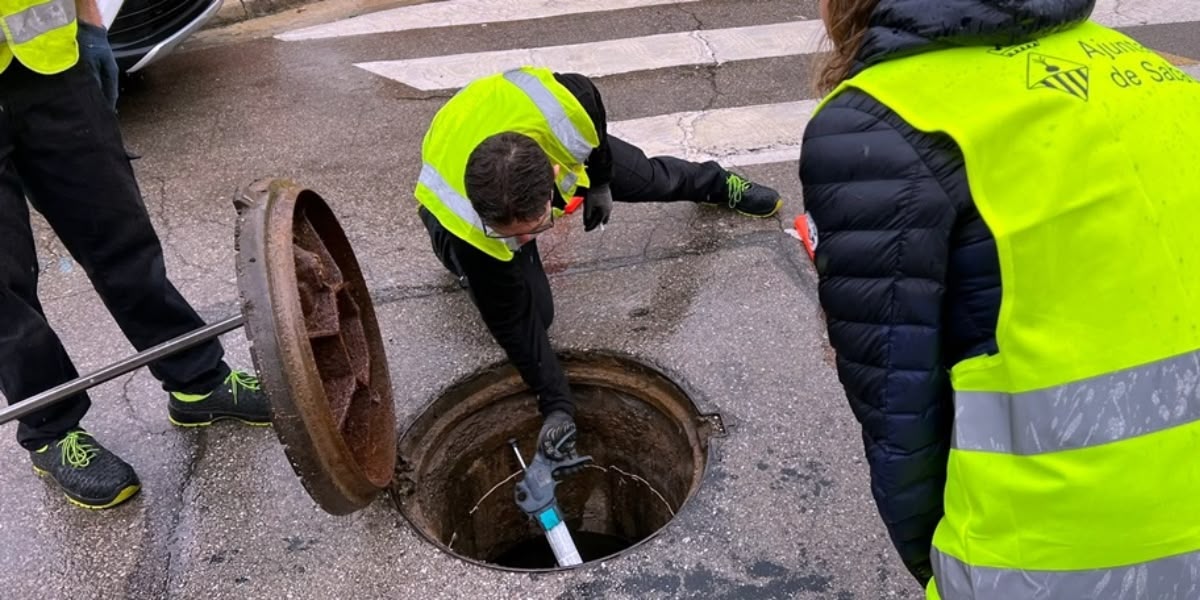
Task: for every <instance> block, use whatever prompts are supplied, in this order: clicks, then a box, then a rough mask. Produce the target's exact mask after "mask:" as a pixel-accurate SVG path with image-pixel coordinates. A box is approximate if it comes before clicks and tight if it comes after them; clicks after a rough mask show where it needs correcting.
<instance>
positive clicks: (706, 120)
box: [608, 100, 818, 166]
mask: <svg viewBox="0 0 1200 600" xmlns="http://www.w3.org/2000/svg"><path fill="white" fill-rule="evenodd" d="M817 102H818V101H817V100H800V101H798V102H782V103H779V104H758V105H754V106H740V107H736V108H722V109H716V110H704V111H687V112H679V113H674V114H669V115H658V116H653V117H646V118H642V119H630V120H627V121H614V122H611V123H609V124H608V131H609V133H611V134H613V135H615V136H617V137H619V138H621V139H623V140H625V141H627V142H629V143H631V144H633V145H635V146H637V147H639V148H641V149H642V150H645V151H646V154H647V155H649V156H656V155H664V154H665V155H670V156H677V157H679V158H686V159H688V160H692V161H705V160H716V161H719V162H720V163H721V164H722V165H728V166H742V165H756V164H766V163H777V162H788V161H794V160H798V159H799V158H800V140H801V138H802V137H803V135H804V129H805V127H807V126H808V120H809V118H811V117H812V113H813V111H814V110H815V109H816V107H817Z"/></svg>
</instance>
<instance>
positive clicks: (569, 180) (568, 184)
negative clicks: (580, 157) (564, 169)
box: [558, 173, 579, 200]
mask: <svg viewBox="0 0 1200 600" xmlns="http://www.w3.org/2000/svg"><path fill="white" fill-rule="evenodd" d="M578 179H579V177H578V176H577V175H575V173H567V174H566V175H565V176H563V179H562V182H561V183H559V184H558V190H559V191H560V192H562V193H563V195H564V196H566V195H567V192H569V191H571V188H572V187H574V186H575V181H576V180H578ZM567 200H570V198H567Z"/></svg>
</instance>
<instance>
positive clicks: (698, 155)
mask: <svg viewBox="0 0 1200 600" xmlns="http://www.w3.org/2000/svg"><path fill="white" fill-rule="evenodd" d="M699 1H700V0H607V1H605V2H595V1H594V0H444V1H441V2H432V3H428V4H421V5H416V6H408V7H402V8H397V9H392V10H385V11H381V12H379V13H373V14H368V15H362V16H359V17H354V18H351V19H347V20H344V21H339V22H335V23H329V24H326V25H320V26H316V27H309V28H306V29H301V30H297V31H293V32H288V33H284V34H282V35H279V36H278V38H279V39H281V40H285V41H302V40H313V39H324V38H333V37H342V36H357V35H365V34H371V33H385V32H394V31H404V30H415V29H435V28H440V27H449V26H455V25H469V24H485V23H502V22H510V21H518V20H534V19H543V18H549V17H562V16H570V15H577V14H578V15H587V14H591V13H596V12H600V11H614V10H624V9H637V8H645V7H652V6H659V5H673V4H686V3H693V2H699ZM1092 19H1093V20H1095V21H1097V22H1099V23H1101V24H1104V25H1108V26H1112V27H1129V26H1136V25H1154V24H1166V23H1188V22H1196V21H1200V0H1175V1H1171V2H1164V1H1162V0H1097V2H1096V7H1095V10H1094V11H1093V13H1092ZM824 46H825V33H824V27H823V25H822V23H821V22H820V21H817V20H794V21H787V22H782V23H772V24H765V25H755V26H749V27H735V28H726V29H706V30H695V31H681V32H673V33H663V34H657V35H648V36H641V37H630V38H621V39H609V40H603V41H598V42H587V43H578V44H567V45H554V46H544V47H535V48H512V49H504V50H496V51H489V52H475V53H466V54H450V55H442V56H431V57H422V58H411V59H401V60H383V61H372V62H363V63H357V64H356V65H355V66H357V67H359V68H362V69H364V70H366V71H369V72H371V73H374V74H376V75H379V76H381V77H385V78H388V79H392V80H395V81H398V82H401V83H403V84H405V85H408V86H411V87H413V88H416V89H418V90H424V91H433V90H453V89H457V88H459V87H462V86H463V85H466V84H467V83H469V82H470V81H472V80H474V79H475V78H478V77H481V76H484V75H488V74H491V73H496V72H499V71H503V70H506V69H509V68H513V67H516V66H520V65H539V66H545V67H549V68H551V69H554V70H556V71H566V72H578V73H583V74H586V75H589V76H592V77H603V76H609V75H617V74H623V73H634V72H641V71H652V70H657V69H664V68H671V67H681V66H698V65H720V64H723V63H727V62H732V61H748V60H756V59H766V58H775V57H786V56H801V55H809V54H814V53H817V52H820V51H822V50H823V48H824ZM1185 70H1186V71H1187V72H1189V73H1191V74H1192V75H1194V76H1197V77H1200V65H1197V66H1192V67H1185ZM816 103H817V101H816V100H813V99H803V100H797V101H793V102H783V103H777V104H761V105H752V106H744V107H736V108H723V109H715V110H703V111H685V112H679V113H674V114H664V115H658V116H652V117H646V118H641V119H633V120H627V121H618V122H610V123H609V129H610V131H611V132H612V133H613V134H614V135H616V136H618V137H621V138H622V139H625V140H626V141H629V142H631V143H633V144H635V145H637V146H639V147H641V148H643V149H644V150H645V151H646V152H647V153H648V154H651V155H654V154H669V155H673V156H679V157H683V158H688V159H691V160H710V159H714V160H718V161H720V162H721V163H722V164H726V165H730V166H738V165H749V164H759V163H774V162H787V161H794V160H796V159H797V157H798V156H799V148H800V138H801V135H802V134H803V132H804V129H805V127H806V126H807V124H808V119H809V118H810V116H811V114H812V111H813V110H814V108H815V106H816Z"/></svg>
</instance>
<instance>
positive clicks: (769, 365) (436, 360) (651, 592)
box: [0, 0, 1200, 600]
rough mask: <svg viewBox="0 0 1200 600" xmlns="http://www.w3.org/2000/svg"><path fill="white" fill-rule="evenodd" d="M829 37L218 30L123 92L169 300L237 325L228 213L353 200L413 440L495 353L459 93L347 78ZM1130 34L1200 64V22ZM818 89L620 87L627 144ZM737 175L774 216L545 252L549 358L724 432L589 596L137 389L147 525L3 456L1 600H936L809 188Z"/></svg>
mask: <svg viewBox="0 0 1200 600" xmlns="http://www.w3.org/2000/svg"><path fill="white" fill-rule="evenodd" d="M816 15H817V10H816V5H815V2H814V1H812V0H804V1H801V2H784V1H782V0H723V1H720V2H713V1H709V2H697V3H694V4H687V5H664V6H658V7H651V8H643V9H635V10H624V11H617V12H611V13H597V14H591V15H581V16H570V17H555V18H548V19H542V20H538V21H532V22H515V23H507V24H489V25H487V26H463V27H454V28H449V29H444V30H433V31H429V30H426V31H407V32H400V33H388V34H377V35H370V36H362V37H355V38H339V39H329V40H318V41H307V42H292V43H284V42H279V41H277V40H274V39H270V38H257V39H254V38H252V39H248V40H245V41H240V39H239V38H237V37H236V36H224V37H223V36H222V34H221V33H220V32H215V33H209V32H206V34H202V35H201V36H198V39H197V41H196V43H194V44H191V45H190V46H191V47H190V48H189V47H185V48H184V50H183V51H182V52H179V53H177V54H174V55H172V56H169V57H168V58H166V59H165V60H163V61H162V62H161V63H158V64H156V65H154V67H153V68H151V69H149V70H148V72H146V73H145V74H144V75H141V76H139V77H136V78H133V79H132V80H130V81H128V82H126V85H125V87H124V89H123V92H122V94H123V97H122V100H121V105H120V112H121V120H122V125H123V129H124V132H125V135H126V141H127V145H128V146H129V147H130V149H131V150H132V151H133V152H135V153H137V154H140V155H141V156H142V158H140V159H138V160H136V161H135V163H134V164H135V168H136V170H137V174H138V178H139V181H140V184H141V187H142V191H143V194H144V198H145V202H146V205H147V208H148V210H149V212H150V214H151V217H152V220H153V222H154V224H155V226H156V227H157V229H158V232H159V234H160V236H161V238H162V240H163V245H164V250H165V254H166V261H167V267H168V271H169V273H170V275H171V278H172V280H173V282H174V283H175V284H176V286H177V287H179V288H180V290H181V291H182V292H183V294H184V295H185V296H186V297H187V298H188V299H189V300H190V301H191V302H192V304H193V305H194V306H195V307H196V308H197V310H198V311H199V312H200V313H201V314H202V315H203V316H204V317H205V318H206V319H207V320H209V321H213V320H217V319H220V318H224V317H226V316H229V315H232V314H234V313H236V312H237V311H238V310H239V303H238V291H237V287H236V285H237V284H236V275H235V270H234V257H235V252H234V244H233V239H234V237H233V236H234V226H235V213H234V210H233V206H232V203H231V199H232V196H233V192H234V191H235V189H237V188H238V187H239V186H242V185H245V184H247V183H249V182H251V181H253V180H256V179H258V178H261V177H265V176H272V177H288V178H292V179H295V180H297V181H299V182H300V183H302V184H303V185H305V186H307V187H309V188H310V189H313V190H315V191H317V192H318V193H320V194H321V195H322V196H323V197H324V198H325V199H326V200H327V201H328V202H329V203H330V205H331V206H332V208H333V210H334V212H335V213H336V214H337V216H338V218H339V219H340V221H341V224H342V226H343V228H345V230H346V232H347V235H348V237H349V239H350V240H351V242H352V244H353V246H354V248H355V251H356V253H357V256H358V259H359V261H360V263H362V265H363V270H364V274H365V276H366V278H367V281H368V284H369V286H370V287H371V290H372V294H373V296H374V298H375V303H376V310H377V312H378V316H379V320H380V325H381V329H382V332H383V340H384V343H385V346H386V351H387V356H388V361H389V365H390V368H391V378H392V382H393V386H394V389H395V402H396V412H397V419H398V424H399V426H400V428H401V431H403V429H404V428H406V427H407V426H408V425H409V424H410V423H411V422H412V421H413V419H414V417H415V416H416V415H417V414H418V413H419V412H420V410H421V408H422V407H423V406H424V405H426V404H427V403H428V402H429V401H430V400H431V399H433V398H435V397H436V396H437V395H438V394H439V392H440V391H441V390H443V389H444V388H446V387H447V386H448V385H449V384H450V383H452V382H454V381H456V380H458V379H460V378H462V377H464V376H467V375H469V374H470V373H472V372H474V371H476V370H478V369H480V368H482V367H484V366H486V365H489V364H492V363H494V362H496V361H498V360H500V359H501V358H502V355H501V353H500V352H499V350H498V349H497V348H496V347H495V345H494V344H493V342H492V341H491V339H490V337H489V336H488V334H487V331H486V329H484V327H483V324H482V323H481V321H480V320H479V318H478V316H477V314H476V313H475V309H474V308H473V307H472V306H471V304H470V302H469V300H468V299H467V297H466V296H465V294H464V293H463V292H462V291H461V290H459V289H458V287H457V285H456V283H455V282H454V281H453V280H452V279H451V278H450V277H449V276H448V275H447V274H445V273H444V272H443V271H442V268H441V266H440V265H439V263H438V262H437V260H436V259H435V258H434V256H433V254H432V253H431V252H430V249H429V242H428V238H427V237H426V236H425V234H424V230H423V228H422V227H421V225H420V222H419V220H418V219H417V216H416V211H415V210H414V208H415V203H414V200H413V199H412V195H411V191H412V188H413V185H414V182H415V179H416V175H417V172H418V169H419V150H420V142H421V138H422V136H423V134H424V131H425V126H426V125H427V123H428V122H429V120H430V118H431V117H432V116H433V114H434V112H435V111H436V110H437V109H438V107H439V106H440V105H441V103H442V102H443V101H444V99H445V98H447V97H448V96H449V93H448V92H447V93H440V92H439V93H423V92H419V91H416V90H414V89H411V88H408V87H406V86H404V85H401V84H398V83H395V82H392V81H389V80H386V79H383V78H380V77H376V76H374V75H371V74H370V73H367V72H366V71H364V70H361V69H357V68H354V67H352V66H351V65H352V63H355V62H365V61H371V60H386V59H396V58H415V57H420V56H433V55H440V54H447V53H463V52H475V51H483V50H491V49H500V48H518V47H532V46H542V45H550V44H564V43H575V42H585V41H596V40H604V39H613V38H619V37H630V36H641V35H650V34H655V33H666V32H673V31H690V30H693V29H697V28H703V29H711V28H724V27H738V26H748V25H757V24H766V23H775V22H782V21H789V20H797V19H810V18H815V17H816ZM1131 31H1133V32H1135V33H1139V34H1140V35H1141V36H1142V38H1143V40H1144V41H1147V42H1149V43H1151V44H1155V43H1157V44H1158V45H1157V46H1156V47H1159V48H1160V49H1163V50H1166V51H1168V52H1172V53H1175V54H1179V55H1183V56H1200V40H1198V39H1197V37H1196V36H1195V35H1194V32H1195V29H1194V26H1193V28H1192V29H1190V30H1188V29H1186V28H1185V27H1184V26H1179V25H1167V26H1156V27H1148V28H1133V29H1131ZM1189 31H1190V32H1192V35H1189V34H1188V32H1189ZM699 37H700V38H701V39H703V38H702V36H699ZM231 39H232V40H234V41H233V42H230V40H231ZM814 68H815V65H814V64H813V61H812V60H811V59H809V58H806V57H787V58H773V59H763V60H754V61H743V62H734V63H724V64H719V65H706V66H699V67H678V68H670V69H660V70H656V71H650V72H640V73H631V74H625V75H619V76H612V77H605V78H602V79H600V80H599V81H598V85H599V87H600V90H601V92H602V93H603V94H604V102H605V105H606V107H607V110H608V113H609V118H610V119H611V120H614V121H615V120H626V119H633V118H640V117H648V116H654V115H660V114H665V113H671V112H678V111H694V110H704V109H712V108H726V107H735V106H746V105H751V104H760V103H778V102H790V101H795V100H799V99H804V98H810V97H812V95H813V94H812V91H811V88H810V74H811V73H812V72H813V69H814ZM797 134H798V132H797ZM738 171H740V172H742V173H743V174H745V175H747V176H750V177H751V178H753V179H754V180H756V181H758V182H761V183H763V184H766V185H770V186H772V187H775V188H776V189H778V190H780V191H781V192H782V193H783V195H784V198H785V206H784V209H783V211H782V212H781V214H780V217H778V218H774V219H767V220H752V219H746V218H741V217H738V216H735V215H733V214H730V213H729V212H727V211H723V210H720V209H716V208H708V207H697V206H694V205H691V204H670V205H618V206H617V207H616V209H615V210H614V213H613V217H612V220H611V222H610V224H609V226H608V227H607V229H606V231H605V232H603V233H601V232H592V233H589V234H585V233H584V232H583V229H582V225H581V224H580V223H578V222H575V221H568V222H567V223H566V224H564V226H561V227H555V228H554V230H552V232H551V233H550V234H548V235H547V236H545V237H544V238H543V240H542V241H541V242H540V244H541V249H542V254H543V258H544V262H545V264H546V267H547V270H548V272H549V273H550V274H551V279H552V286H553V288H554V292H555V295H556V305H557V308H558V310H557V311H556V312H557V314H556V316H557V320H556V322H555V324H554V327H553V329H552V331H551V336H552V339H553V341H554V342H555V344H556V345H557V346H559V347H561V348H563V349H574V350H583V349H608V350H615V351H620V352H623V353H627V354H629V355H633V356H635V357H638V358H640V359H641V360H644V361H646V362H648V363H650V364H652V365H654V366H657V367H658V368H660V369H661V370H662V371H664V372H666V373H668V374H670V375H671V376H672V377H673V378H675V379H676V380H677V381H679V382H681V383H682V384H683V385H684V386H685V387H686V388H687V389H689V390H691V391H692V393H693V400H694V402H695V403H696V404H697V406H698V407H699V408H700V409H701V410H702V411H705V412H717V413H720V414H721V416H722V419H723V421H724V424H725V426H726V428H727V430H728V435H727V436H726V437H723V438H720V439H717V440H715V441H714V443H713V445H712V449H711V453H710V460H709V465H708V470H707V474H706V476H705V479H704V482H703V486H702V488H701V489H700V491H699V492H698V493H697V495H696V496H695V497H694V498H693V499H692V500H691V501H690V502H689V503H688V504H687V505H685V507H684V508H683V509H682V510H681V511H680V513H679V515H678V516H677V518H676V519H675V521H673V522H672V523H671V524H670V525H669V526H668V527H667V528H666V529H665V530H664V531H663V532H662V534H661V535H660V536H659V537H657V538H655V539H654V540H653V541H651V542H649V543H647V544H645V545H643V546H641V547H639V548H637V549H636V550H634V551H632V552H630V553H628V554H626V555H624V556H621V557H618V558H614V559H611V560H608V561H604V562H601V563H599V564H595V565H591V566H588V567H585V568H582V569H579V570H575V571H572V572H568V573H534V574H528V573H508V572H500V571H495V570H491V569H486V568H481V567H478V566H474V565H471V564H469V563H466V562H464V561H461V560H458V559H456V558H454V557H451V556H449V555H447V554H445V553H443V552H442V551H440V550H438V549H437V548H435V547H433V546H432V545H430V544H428V543H427V542H425V541H424V540H423V539H422V538H421V537H420V535H419V534H417V533H416V532H415V531H413V530H412V528H411V527H410V526H409V525H408V523H407V522H406V521H405V520H404V519H403V518H402V517H401V516H400V515H399V514H398V513H397V512H396V511H395V509H394V507H393V506H392V505H391V503H390V502H389V501H388V500H387V499H386V498H385V497H381V498H380V499H379V500H377V501H376V502H375V503H374V504H372V505H371V506H370V507H368V508H367V509H365V510H363V511H360V512H358V513H356V514H353V515H350V516H346V517H333V516H330V515H328V514H325V513H324V512H322V511H321V510H320V509H319V508H317V507H316V505H315V504H314V503H313V502H312V500H311V499H310V498H309V497H308V496H307V494H306V493H305V491H304V489H303V488H302V487H301V485H300V483H299V481H298V480H297V478H296V476H295V474H294V473H293V471H292V468H291V467H290V465H289V464H288V462H287V460H286V457H285V455H284V453H283V450H282V447H281V446H280V444H279V443H278V441H277V439H276V437H275V434H274V433H273V432H272V431H271V430H268V429H249V428H241V427H237V426H233V425H225V424H220V425H218V426H214V427H211V428H207V429H202V430H197V431H192V430H178V429H175V428H173V427H172V426H171V425H170V424H169V423H168V421H167V418H166V411H165V408H166V395H165V393H164V392H163V391H162V390H161V388H160V387H159V384H158V383H157V382H156V381H155V380H154V379H153V378H152V377H151V376H150V375H149V373H148V372H147V371H145V370H144V369H143V370H140V371H138V372H135V373H133V374H131V375H127V376H124V377H121V378H118V379H116V380H114V381H112V382H109V383H106V384H103V385H100V386H98V387H96V388H94V389H93V390H92V392H91V395H92V399H93V408H92V410H91V412H90V413H89V415H88V416H87V418H86V419H85V421H84V425H85V426H86V427H88V428H89V430H91V431H92V432H93V433H95V435H96V436H97V438H98V439H100V440H101V441H102V442H103V443H104V444H105V445H106V446H107V447H109V448H110V449H112V450H113V451H115V452H117V453H118V454H120V455H121V456H123V457H125V458H126V459H127V460H129V461H130V462H131V463H132V464H133V465H134V467H135V468H136V469H137V470H138V473H139V475H140V476H141V478H142V481H143V484H144V488H143V492H142V494H141V495H140V496H139V497H137V498H136V499H134V500H133V501H131V502H129V503H128V504H126V505H124V506H122V507H119V508H117V509H114V510H109V511H104V512H99V513H93V512H87V511H83V510H80V509H77V508H73V507H71V506H69V505H67V503H66V502H65V501H63V500H62V498H61V496H60V495H59V494H58V493H57V492H55V491H54V490H53V489H52V488H51V487H49V486H47V485H46V484H44V483H43V482H41V481H40V480H38V479H37V478H36V477H34V476H33V474H32V473H31V472H30V468H29V464H28V459H27V458H26V456H25V455H24V453H23V451H22V450H21V449H20V448H19V447H18V446H17V445H16V444H15V443H13V442H10V443H5V444H0V488H2V489H4V490H5V494H6V507H5V515H4V517H3V518H2V519H0V562H2V564H3V566H4V568H3V569H2V570H0V589H3V590H4V592H3V596H4V597H6V598H33V597H40V598H212V599H222V598H335V597H370V598H376V597H414V598H430V599H433V598H462V597H471V598H561V599H575V598H580V599H582V598H679V597H688V598H693V597H694V598H800V599H809V598H812V599H816V598H832V599H836V600H849V599H862V600H874V599H880V598H889V599H890V598H900V599H915V598H919V597H920V593H919V590H918V589H917V588H916V586H915V584H914V583H913V581H912V580H911V578H910V577H909V576H908V574H907V573H906V572H905V570H904V569H903V567H902V566H901V565H900V564H899V561H898V560H897V559H896V557H895V553H894V551H893V550H892V549H891V546H890V544H889V543H888V541H887V539H886V535H885V533H884V530H883V528H882V526H881V525H880V523H879V519H878V516H877V513H876V512H875V508H874V505H873V503H872V501H871V498H870V491H869V485H868V480H867V472H866V467H865V465H864V464H863V459H862V448H861V439H860V437H859V432H858V427H857V424H856V423H855V422H854V420H853V418H852V416H851V414H850V411H849V409H848V408H847V406H846V404H845V400H844V397H843V393H842V390H841V387H840V386H839V384H838V382H837V377H836V374H835V373H834V371H833V365H832V360H831V354H830V352H829V350H828V347H827V344H826V341H825V336H824V328H823V326H822V324H821V320H820V319H821V317H820V310H819V307H818V304H817V299H816V289H815V282H816V276H815V273H814V271H813V269H812V267H811V265H810V264H809V262H808V259H807V257H806V256H805V255H804V254H803V253H802V251H801V249H800V247H799V245H798V243H797V242H796V241H795V240H794V239H792V238H790V237H788V236H787V235H786V234H785V233H784V232H783V229H784V227H787V226H788V225H789V224H790V221H791V219H792V218H793V217H794V216H795V215H796V214H798V213H800V212H801V211H802V200H801V198H800V190H799V185H798V182H797V180H796V172H795V171H796V165H795V162H794V161H793V162H789V163H778V164H771V165H761V166H753V167H745V168H740V169H738ZM35 232H36V237H37V240H38V251H39V257H40V264H41V268H42V279H41V288H40V290H41V297H42V299H43V303H44V305H45V308H46V310H47V313H48V314H49V317H50V319H51V321H52V323H53V324H54V325H55V327H56V330H57V331H58V332H59V334H60V336H61V337H62V339H63V341H64V343H65V344H66V347H67V348H68V351H69V352H70V354H71V356H72V357H73V359H74V360H75V361H76V364H77V366H78V367H79V368H80V370H81V371H90V370H93V369H96V368H98V367H101V366H103V365H105V364H108V363H111V362H114V361H116V360H117V359H119V358H122V357H124V356H127V355H129V354H131V353H132V352H133V349H132V348H131V347H130V346H129V344H128V343H127V342H126V341H125V340H124V338H123V337H122V336H121V335H120V332H119V330H118V329H117V327H116V325H115V324H114V323H113V321H112V319H111V318H110V317H109V316H108V314H107V312H106V311H105V309H104V308H103V306H102V305H101V303H100V302H99V300H98V298H97V297H96V296H95V294H94V292H92V290H91V286H90V284H89V282H88V280H87V277H86V275H85V274H84V273H83V272H82V270H81V269H80V268H78V266H77V265H75V264H74V262H73V261H72V260H71V259H70V257H69V255H68V254H67V253H66V252H65V250H63V248H62V247H61V245H60V244H59V243H58V241H57V240H56V238H55V237H54V236H53V234H52V232H51V231H50V229H49V227H47V226H46V224H45V223H44V222H43V221H42V220H41V219H40V217H35ZM222 339H223V342H224V344H225V348H226V352H227V359H228V360H229V362H230V363H232V364H233V365H235V366H239V367H245V368H248V367H249V366H250V363H251V361H250V356H249V350H248V344H247V342H246V339H245V337H244V335H243V334H242V333H241V332H240V331H238V332H234V333H231V334H228V335H226V336H224V337H223V338H222ZM14 432H15V426H13V425H8V426H7V428H6V429H5V432H4V433H5V435H9V436H12V435H14ZM584 435H586V432H584ZM10 439H11V438H10ZM582 443H586V442H582Z"/></svg>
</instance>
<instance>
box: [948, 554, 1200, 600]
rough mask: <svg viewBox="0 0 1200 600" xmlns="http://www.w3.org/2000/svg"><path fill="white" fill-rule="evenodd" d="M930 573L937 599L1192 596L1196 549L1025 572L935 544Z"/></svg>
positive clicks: (1190, 599) (1198, 565)
mask: <svg viewBox="0 0 1200 600" xmlns="http://www.w3.org/2000/svg"><path fill="white" fill-rule="evenodd" d="M931 558H932V559H933V573H934V578H935V581H936V582H937V588H938V594H939V595H940V596H941V597H942V600H1016V599H1020V600H1082V599H1084V598H1096V599H1104V600H1194V599H1196V598H1200V552H1191V553H1188V554H1180V555H1177V556H1172V557H1168V558H1161V559H1159V560H1155V561H1151V562H1146V563H1141V564H1137V565H1130V566H1126V567H1114V568H1111V569H1095V570H1090V571H1025V570H1019V569H995V568H990V567H972V566H970V565H968V564H966V563H964V562H962V561H960V560H958V559H956V558H954V557H953V556H950V555H948V554H943V553H941V552H939V551H938V550H937V549H936V548H934V549H933V552H932V553H931Z"/></svg>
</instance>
